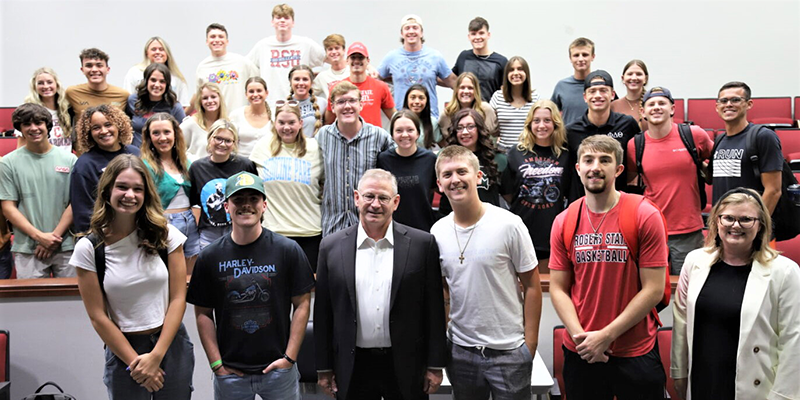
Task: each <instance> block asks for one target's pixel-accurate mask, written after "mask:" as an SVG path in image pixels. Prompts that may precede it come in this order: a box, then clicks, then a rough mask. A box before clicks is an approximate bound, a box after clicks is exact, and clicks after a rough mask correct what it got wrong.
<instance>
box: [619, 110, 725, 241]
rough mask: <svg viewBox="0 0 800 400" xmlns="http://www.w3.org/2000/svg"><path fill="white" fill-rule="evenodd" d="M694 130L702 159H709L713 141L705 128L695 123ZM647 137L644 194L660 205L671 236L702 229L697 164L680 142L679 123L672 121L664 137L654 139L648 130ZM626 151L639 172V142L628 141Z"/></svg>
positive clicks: (634, 169)
mask: <svg viewBox="0 0 800 400" xmlns="http://www.w3.org/2000/svg"><path fill="white" fill-rule="evenodd" d="M691 129H692V137H693V138H694V143H695V146H697V152H698V153H699V156H700V159H701V160H707V159H708V158H709V157H711V151H712V149H713V147H714V142H712V141H711V139H710V138H709V137H708V135H707V134H706V132H705V131H704V130H703V129H702V128H700V127H698V126H692V127H691ZM644 137H645V146H644V155H643V156H642V170H643V171H644V183H645V185H646V188H645V191H644V197H646V198H647V199H649V200H650V201H652V202H653V203H655V204H656V205H657V206H658V207H659V208H661V212H663V213H664V217H665V218H666V219H667V230H668V231H669V234H670V235H680V234H683V233H690V232H695V231H698V230H700V229H703V226H704V223H703V217H702V216H701V215H700V213H701V212H702V208H701V207H700V192H699V189H698V187H697V179H696V178H695V177H696V176H697V175H696V167H695V165H694V161H692V156H691V154H689V150H687V149H686V146H684V145H683V141H681V136H680V134H679V133H678V125H677V124H675V123H673V124H672V130H671V131H670V132H669V134H668V135H667V136H664V137H663V138H661V139H653V138H651V137H650V136H648V135H647V134H646V133H645V136H644ZM627 154H628V160H627V167H626V168H628V169H629V170H630V171H636V145H635V143H634V141H633V140H631V141H629V142H628V152H627Z"/></svg>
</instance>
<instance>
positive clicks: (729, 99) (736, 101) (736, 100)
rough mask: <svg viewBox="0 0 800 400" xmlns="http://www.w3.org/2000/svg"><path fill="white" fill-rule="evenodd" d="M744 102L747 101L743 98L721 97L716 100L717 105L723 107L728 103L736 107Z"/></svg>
mask: <svg viewBox="0 0 800 400" xmlns="http://www.w3.org/2000/svg"><path fill="white" fill-rule="evenodd" d="M745 101H747V99H745V98H744V97H738V96H737V97H723V98H720V99H717V104H722V105H723V106H724V105H726V104H728V103H731V104H733V105H735V106H738V105H739V104H742V103H744V102H745Z"/></svg>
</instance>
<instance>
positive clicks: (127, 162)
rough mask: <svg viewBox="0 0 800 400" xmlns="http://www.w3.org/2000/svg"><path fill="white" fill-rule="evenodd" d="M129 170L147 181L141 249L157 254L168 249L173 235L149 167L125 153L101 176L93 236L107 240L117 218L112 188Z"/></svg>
mask: <svg viewBox="0 0 800 400" xmlns="http://www.w3.org/2000/svg"><path fill="white" fill-rule="evenodd" d="M126 169H133V170H134V171H136V172H138V173H139V175H141V176H142V181H143V182H144V204H142V208H140V209H139V211H137V212H136V236H137V237H138V238H139V247H141V248H143V249H144V251H145V252H147V253H148V254H157V253H158V250H159V249H165V248H167V237H168V235H169V228H168V227H167V219H166V218H164V210H163V209H162V208H161V199H160V198H159V197H158V192H157V191H156V184H155V182H154V181H153V178H152V177H151V176H150V173H148V172H147V167H145V165H144V162H142V160H141V159H140V158H138V157H136V156H134V155H131V154H121V155H119V156H117V157H115V158H114V159H113V160H111V162H110V163H108V166H106V169H105V171H103V174H102V175H100V181H99V182H98V184H97V199H96V200H95V202H94V212H93V213H92V219H91V222H90V224H89V233H93V234H94V235H95V236H97V237H98V238H99V239H100V240H101V241H103V240H105V238H106V234H107V233H108V229H109V228H110V227H111V223H112V221H113V220H114V217H115V215H116V212H115V211H114V209H113V208H112V207H111V189H112V188H113V187H114V183H115V182H116V180H117V176H119V174H120V173H122V171H125V170H126Z"/></svg>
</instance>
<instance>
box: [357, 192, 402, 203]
mask: <svg viewBox="0 0 800 400" xmlns="http://www.w3.org/2000/svg"><path fill="white" fill-rule="evenodd" d="M358 194H359V195H360V196H361V198H362V199H364V200H366V201H367V203H372V202H373V201H375V199H378V201H379V202H380V203H381V204H383V205H387V204H389V202H390V201H392V199H393V198H394V196H376V195H375V193H363V194H362V193H361V192H359V193H358Z"/></svg>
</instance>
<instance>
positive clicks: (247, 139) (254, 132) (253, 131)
mask: <svg viewBox="0 0 800 400" xmlns="http://www.w3.org/2000/svg"><path fill="white" fill-rule="evenodd" d="M228 118H229V119H230V120H231V122H233V123H234V124H235V125H236V128H238V129H239V149H238V150H237V151H236V154H238V155H240V156H242V157H244V158H250V153H252V152H253V147H254V146H255V145H256V142H258V139H261V138H262V137H265V136H269V135H272V121H270V122H267V124H266V125H264V127H263V128H256V127H254V126H253V125H250V123H249V122H247V118H245V117H244V107H242V108H239V109H236V110H233V111H232V112H231V113H230V115H229V116H228Z"/></svg>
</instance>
